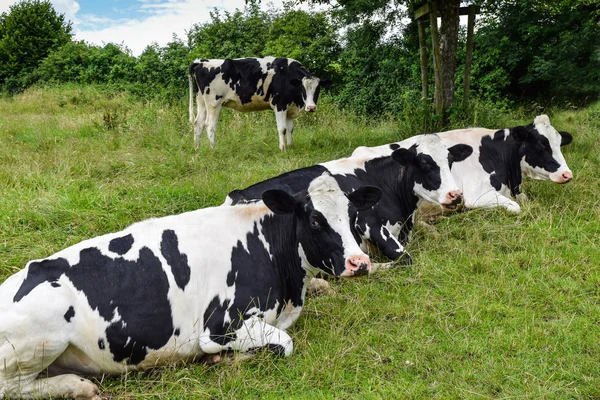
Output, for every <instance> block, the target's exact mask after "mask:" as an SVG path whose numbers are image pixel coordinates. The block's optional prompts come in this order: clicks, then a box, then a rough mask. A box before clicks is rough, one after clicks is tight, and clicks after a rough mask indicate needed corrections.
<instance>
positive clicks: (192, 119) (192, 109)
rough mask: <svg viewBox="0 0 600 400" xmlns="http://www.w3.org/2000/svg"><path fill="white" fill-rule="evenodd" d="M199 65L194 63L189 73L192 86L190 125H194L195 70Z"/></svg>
mask: <svg viewBox="0 0 600 400" xmlns="http://www.w3.org/2000/svg"><path fill="white" fill-rule="evenodd" d="M198 64H199V63H197V62H193V63H192V65H190V69H189V71H188V80H189V84H190V108H189V110H190V124H194V119H195V116H194V86H195V85H194V70H195V69H196V66H197V65H198Z"/></svg>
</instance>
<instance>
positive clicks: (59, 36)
mask: <svg viewBox="0 0 600 400" xmlns="http://www.w3.org/2000/svg"><path fill="white" fill-rule="evenodd" d="M71 36H72V34H71V23H70V22H67V21H65V17H64V15H61V14H58V13H57V12H56V11H55V10H54V8H53V7H52V4H51V3H50V1H48V0H43V1H41V0H24V1H21V2H20V3H17V4H14V5H12V6H11V7H10V9H9V11H8V12H5V13H2V15H0V83H2V84H4V85H5V86H8V87H9V88H12V89H16V88H19V87H24V86H26V85H27V84H28V83H30V80H31V78H30V74H31V72H33V71H34V70H35V68H37V66H38V65H39V64H40V62H41V61H42V60H43V59H44V58H46V57H47V56H48V54H50V53H51V52H52V51H53V50H54V49H57V48H59V47H61V46H63V45H64V44H66V43H69V42H70V41H71Z"/></svg>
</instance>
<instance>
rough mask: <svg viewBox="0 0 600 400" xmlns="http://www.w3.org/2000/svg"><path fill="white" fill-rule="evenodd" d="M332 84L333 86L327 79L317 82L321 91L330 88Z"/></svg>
mask: <svg viewBox="0 0 600 400" xmlns="http://www.w3.org/2000/svg"><path fill="white" fill-rule="evenodd" d="M332 84H333V82H332V81H330V80H329V79H321V80H319V86H321V87H322V88H323V89H328V88H329V87H331V85H332Z"/></svg>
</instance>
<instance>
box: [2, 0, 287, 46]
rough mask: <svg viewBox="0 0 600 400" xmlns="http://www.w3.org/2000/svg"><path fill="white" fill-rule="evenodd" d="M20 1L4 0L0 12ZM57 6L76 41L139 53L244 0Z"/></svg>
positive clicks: (268, 1) (268, 0)
mask: <svg viewBox="0 0 600 400" xmlns="http://www.w3.org/2000/svg"><path fill="white" fill-rule="evenodd" d="M17 2H18V0H0V13H2V12H4V11H8V9H9V7H10V6H11V5H12V4H14V3H17ZM51 3H52V5H53V6H54V9H55V10H56V11H57V12H59V13H61V14H65V16H66V18H67V19H68V20H70V21H72V22H73V32H74V34H75V39H76V40H85V41H86V42H88V43H93V44H98V45H104V44H106V43H109V42H113V43H118V44H125V45H126V46H127V47H128V48H129V49H130V50H131V51H132V52H133V55H135V56H138V55H140V54H141V53H142V51H143V50H144V49H145V48H146V46H148V45H149V44H151V43H153V42H156V43H158V44H159V45H160V46H164V45H165V44H167V43H168V42H170V41H171V40H172V39H173V35H174V34H175V35H177V36H178V37H180V38H182V39H186V37H187V36H186V31H188V30H189V29H190V28H191V27H192V25H193V24H194V23H201V22H206V21H208V20H209V18H210V16H209V12H210V11H211V10H213V9H215V8H217V9H219V10H222V11H225V10H227V11H234V10H235V9H236V8H238V9H243V8H244V4H245V2H244V0H51ZM261 3H262V5H261V6H262V7H263V8H265V9H267V8H269V6H271V5H272V6H275V8H279V9H281V8H282V5H283V0H263V1H262V2H261Z"/></svg>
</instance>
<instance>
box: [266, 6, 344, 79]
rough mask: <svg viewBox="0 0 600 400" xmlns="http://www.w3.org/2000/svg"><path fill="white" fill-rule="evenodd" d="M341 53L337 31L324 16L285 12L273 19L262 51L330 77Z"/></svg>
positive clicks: (323, 14)
mask: <svg viewBox="0 0 600 400" xmlns="http://www.w3.org/2000/svg"><path fill="white" fill-rule="evenodd" d="M340 50H341V46H340V41H339V37H338V35H337V32H336V28H335V27H334V26H333V24H331V23H330V21H329V19H328V18H327V14H325V13H322V12H321V13H308V12H306V11H301V10H288V11H286V12H284V13H282V14H280V15H279V16H277V17H275V18H274V19H273V22H272V24H271V29H270V30H269V35H268V41H267V43H266V45H265V49H264V52H265V54H267V55H273V56H277V57H290V58H293V59H295V60H298V61H300V63H302V65H304V66H305V67H306V69H308V70H309V71H310V72H311V73H313V74H315V75H317V76H320V77H328V78H332V77H334V75H335V74H336V73H337V72H338V71H337V68H336V67H337V64H336V61H337V58H338V56H339V53H340Z"/></svg>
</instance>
